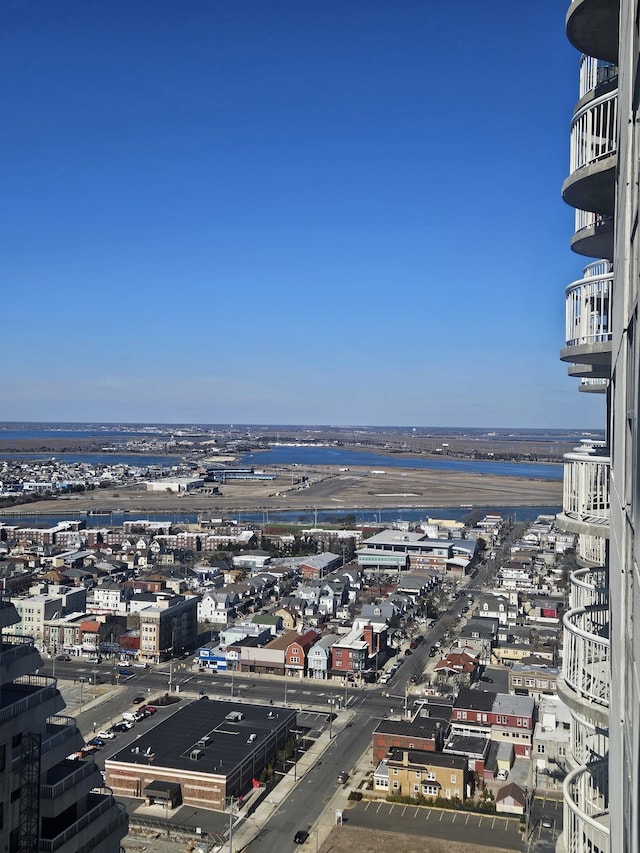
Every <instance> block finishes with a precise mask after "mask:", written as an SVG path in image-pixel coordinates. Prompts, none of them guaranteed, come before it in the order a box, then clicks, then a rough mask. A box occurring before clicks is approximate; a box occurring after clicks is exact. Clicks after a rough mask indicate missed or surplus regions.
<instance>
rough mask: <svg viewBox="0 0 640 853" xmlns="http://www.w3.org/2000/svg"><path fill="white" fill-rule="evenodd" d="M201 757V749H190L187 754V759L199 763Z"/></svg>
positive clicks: (202, 753)
mask: <svg viewBox="0 0 640 853" xmlns="http://www.w3.org/2000/svg"><path fill="white" fill-rule="evenodd" d="M203 755H204V752H203V751H202V750H201V749H192V750H191V752H190V753H189V759H190V761H199V760H200V759H201V758H202V756H203Z"/></svg>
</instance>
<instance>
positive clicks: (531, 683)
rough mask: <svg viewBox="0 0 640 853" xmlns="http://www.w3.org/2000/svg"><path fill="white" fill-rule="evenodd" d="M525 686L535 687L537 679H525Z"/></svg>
mask: <svg viewBox="0 0 640 853" xmlns="http://www.w3.org/2000/svg"><path fill="white" fill-rule="evenodd" d="M524 684H525V687H535V684H536V680H535V678H525V680H524Z"/></svg>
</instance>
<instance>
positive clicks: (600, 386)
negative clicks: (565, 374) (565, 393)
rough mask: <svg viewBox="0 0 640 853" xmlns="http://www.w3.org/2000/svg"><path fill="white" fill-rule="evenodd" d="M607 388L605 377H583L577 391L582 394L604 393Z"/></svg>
mask: <svg viewBox="0 0 640 853" xmlns="http://www.w3.org/2000/svg"><path fill="white" fill-rule="evenodd" d="M608 388H609V379H608V378H606V377H604V376H603V377H600V378H598V377H589V378H583V379H582V381H581V382H580V387H579V388H578V391H582V393H583V394H606V393H607V389H608Z"/></svg>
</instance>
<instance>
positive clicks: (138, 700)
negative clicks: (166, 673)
mask: <svg viewBox="0 0 640 853" xmlns="http://www.w3.org/2000/svg"><path fill="white" fill-rule="evenodd" d="M141 702H144V696H134V697H133V704H134V705H139V704H140V703H141Z"/></svg>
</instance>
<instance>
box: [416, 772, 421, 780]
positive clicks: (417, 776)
mask: <svg viewBox="0 0 640 853" xmlns="http://www.w3.org/2000/svg"><path fill="white" fill-rule="evenodd" d="M419 778H420V771H419V770H416V779H419Z"/></svg>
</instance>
